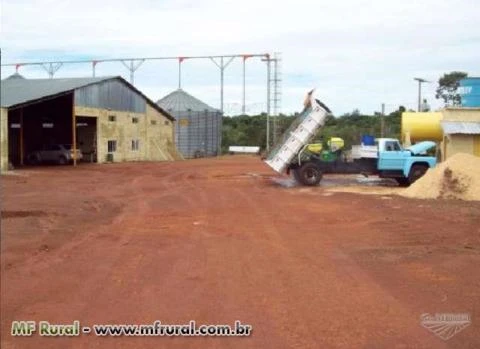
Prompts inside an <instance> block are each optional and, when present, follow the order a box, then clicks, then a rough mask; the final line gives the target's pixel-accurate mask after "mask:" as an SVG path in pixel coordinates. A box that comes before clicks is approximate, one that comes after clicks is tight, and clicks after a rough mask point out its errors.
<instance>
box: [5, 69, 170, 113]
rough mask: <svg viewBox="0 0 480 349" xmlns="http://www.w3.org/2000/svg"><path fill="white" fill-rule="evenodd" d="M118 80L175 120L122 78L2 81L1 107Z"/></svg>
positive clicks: (19, 79)
mask: <svg viewBox="0 0 480 349" xmlns="http://www.w3.org/2000/svg"><path fill="white" fill-rule="evenodd" d="M111 79H118V80H120V81H121V82H123V83H124V84H125V85H127V86H128V87H130V88H131V89H132V90H134V91H135V92H137V93H138V94H140V95H141V96H142V97H143V98H145V100H146V102H147V103H148V104H150V105H151V106H152V107H154V108H155V109H157V110H158V111H160V112H161V113H163V114H165V115H166V117H167V118H168V119H170V120H172V121H173V120H175V118H174V117H173V116H172V115H171V114H170V113H168V112H167V111H166V110H164V108H162V107H161V106H159V105H157V104H155V103H154V102H153V101H152V100H151V99H150V98H148V97H147V96H146V95H144V94H143V93H142V92H140V91H139V90H138V89H137V88H136V87H135V86H133V85H132V84H130V83H129V82H128V81H126V80H125V79H123V78H122V77H121V76H107V77H95V78H93V77H91V78H63V79H25V78H23V79H22V78H19V77H16V78H7V79H4V80H2V81H1V105H0V106H1V107H3V108H11V107H14V106H19V105H24V104H29V103H35V102H38V101H40V100H42V99H45V98H49V97H54V96H56V95H61V94H65V93H69V92H72V91H74V90H76V89H79V88H82V87H85V86H88V85H93V84H98V83H100V82H103V81H106V80H111Z"/></svg>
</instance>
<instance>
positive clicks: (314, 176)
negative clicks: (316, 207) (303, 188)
mask: <svg viewBox="0 0 480 349" xmlns="http://www.w3.org/2000/svg"><path fill="white" fill-rule="evenodd" d="M297 171H298V177H299V178H298V181H299V182H300V183H301V184H303V185H308V186H314V185H317V184H318V183H320V181H321V180H322V176H323V175H322V171H320V169H319V168H318V167H317V166H316V165H315V164H312V163H311V162H309V163H306V164H305V165H303V166H302V167H300V168H299V169H298V170H297Z"/></svg>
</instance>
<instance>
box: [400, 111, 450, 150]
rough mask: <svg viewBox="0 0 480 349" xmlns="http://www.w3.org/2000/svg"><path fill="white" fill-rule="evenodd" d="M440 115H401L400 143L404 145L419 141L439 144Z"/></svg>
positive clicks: (440, 133) (441, 131)
mask: <svg viewBox="0 0 480 349" xmlns="http://www.w3.org/2000/svg"><path fill="white" fill-rule="evenodd" d="M442 119H443V114H442V113H438V112H436V113H411V112H404V113H403V114H402V141H403V143H405V144H407V145H408V144H411V143H416V142H420V141H425V140H429V141H434V142H441V141H442V140H443V130H442V126H441V124H440V121H441V120H442Z"/></svg>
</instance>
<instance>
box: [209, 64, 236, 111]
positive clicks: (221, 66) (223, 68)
mask: <svg viewBox="0 0 480 349" xmlns="http://www.w3.org/2000/svg"><path fill="white" fill-rule="evenodd" d="M234 58H235V57H230V59H229V60H228V61H227V63H224V60H223V57H220V64H219V63H218V62H217V61H216V60H215V59H214V58H213V57H210V59H211V60H212V62H213V63H215V65H216V66H217V67H218V68H219V69H220V111H221V112H222V115H223V102H224V100H223V86H224V73H225V69H226V68H227V67H228V65H229V64H230V63H232V61H233V59H234Z"/></svg>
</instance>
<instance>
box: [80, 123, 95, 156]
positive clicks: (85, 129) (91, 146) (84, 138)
mask: <svg viewBox="0 0 480 349" xmlns="http://www.w3.org/2000/svg"><path fill="white" fill-rule="evenodd" d="M76 121H77V144H78V148H79V149H80V150H81V152H82V154H83V158H82V161H84V162H97V118H96V117H89V116H88V117H87V116H77V117H76Z"/></svg>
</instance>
